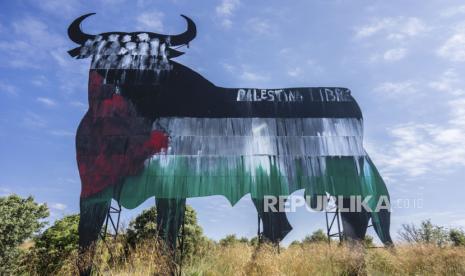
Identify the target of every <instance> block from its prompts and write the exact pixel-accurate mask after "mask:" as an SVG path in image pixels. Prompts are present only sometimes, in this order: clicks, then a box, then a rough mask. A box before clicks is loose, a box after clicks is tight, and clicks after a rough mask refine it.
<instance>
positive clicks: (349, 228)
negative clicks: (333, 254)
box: [341, 198, 370, 241]
mask: <svg viewBox="0 0 465 276" xmlns="http://www.w3.org/2000/svg"><path fill="white" fill-rule="evenodd" d="M343 203H344V204H343V206H345V207H346V206H349V204H350V199H349V198H344V202H343ZM341 220H342V228H343V233H344V239H346V240H349V241H351V240H352V241H362V240H363V239H364V238H365V234H366V232H367V228H368V221H369V220H370V214H369V213H368V212H367V211H366V210H364V209H363V208H362V210H361V211H360V212H341Z"/></svg>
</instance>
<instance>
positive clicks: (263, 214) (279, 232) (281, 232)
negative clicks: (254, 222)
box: [252, 198, 292, 243]
mask: <svg viewBox="0 0 465 276" xmlns="http://www.w3.org/2000/svg"><path fill="white" fill-rule="evenodd" d="M252 200H253V203H254V205H255V208H256V209H257V212H258V215H259V216H260V218H261V219H262V222H263V236H264V237H265V238H266V239H267V240H269V241H271V242H273V243H278V242H280V241H281V240H283V239H284V237H286V235H287V234H288V233H289V232H291V230H292V226H291V225H290V224H289V221H288V220H287V217H286V213H285V212H279V209H278V208H279V203H278V202H277V203H275V204H269V206H270V207H271V208H269V209H268V210H265V208H264V206H263V204H264V200H263V199H256V198H253V199H252ZM273 210H277V212H274V211H273Z"/></svg>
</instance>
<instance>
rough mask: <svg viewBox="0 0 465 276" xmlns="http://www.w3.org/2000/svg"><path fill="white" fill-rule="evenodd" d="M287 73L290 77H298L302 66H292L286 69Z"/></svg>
mask: <svg viewBox="0 0 465 276" xmlns="http://www.w3.org/2000/svg"><path fill="white" fill-rule="evenodd" d="M287 74H288V75H289V76H291V77H294V78H295V77H298V76H300V75H301V74H302V68H300V67H295V68H292V69H289V70H288V71H287Z"/></svg>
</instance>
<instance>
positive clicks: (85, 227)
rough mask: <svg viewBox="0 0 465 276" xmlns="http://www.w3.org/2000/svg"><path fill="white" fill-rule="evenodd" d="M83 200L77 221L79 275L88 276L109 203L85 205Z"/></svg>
mask: <svg viewBox="0 0 465 276" xmlns="http://www.w3.org/2000/svg"><path fill="white" fill-rule="evenodd" d="M85 201H86V200H85V199H81V201H80V219H79V228H78V232H79V263H78V267H79V274H80V275H90V272H91V268H92V265H91V262H90V260H92V257H93V255H94V253H95V252H94V251H95V247H94V245H95V242H96V241H97V239H98V236H99V234H100V231H101V229H102V225H103V222H104V220H105V218H106V216H107V213H108V208H109V207H110V201H109V200H108V201H105V202H99V203H86V202H85Z"/></svg>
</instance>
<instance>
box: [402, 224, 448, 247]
mask: <svg viewBox="0 0 465 276" xmlns="http://www.w3.org/2000/svg"><path fill="white" fill-rule="evenodd" d="M399 236H400V237H401V239H402V240H404V241H406V242H408V243H426V244H434V245H437V246H444V245H446V244H447V243H448V241H449V233H448V232H447V231H446V230H445V229H444V227H441V226H437V225H434V224H432V223H431V220H424V221H422V222H421V225H420V227H416V226H415V225H413V224H411V225H408V224H402V229H401V230H400V231H399Z"/></svg>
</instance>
